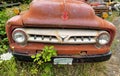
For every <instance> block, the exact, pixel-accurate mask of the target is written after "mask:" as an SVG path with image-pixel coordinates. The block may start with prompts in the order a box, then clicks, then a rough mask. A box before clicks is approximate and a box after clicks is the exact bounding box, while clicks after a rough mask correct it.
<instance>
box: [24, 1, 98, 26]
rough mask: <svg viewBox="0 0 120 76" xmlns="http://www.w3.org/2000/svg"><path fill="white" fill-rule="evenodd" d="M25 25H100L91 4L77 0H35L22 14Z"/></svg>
mask: <svg viewBox="0 0 120 76" xmlns="http://www.w3.org/2000/svg"><path fill="white" fill-rule="evenodd" d="M22 20H23V24H24V26H31V27H34V26H35V27H37V26H39V27H80V26H88V27H89V26H99V25H100V21H98V20H97V19H96V15H95V12H94V10H93V8H92V7H91V6H89V5H88V4H86V3H83V2H81V1H77V0H33V2H32V3H31V5H30V9H29V10H28V12H26V13H25V14H23V15H22Z"/></svg>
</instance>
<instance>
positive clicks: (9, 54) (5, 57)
mask: <svg viewBox="0 0 120 76" xmlns="http://www.w3.org/2000/svg"><path fill="white" fill-rule="evenodd" d="M12 57H13V55H12V54H11V53H9V52H8V53H5V54H2V55H0V60H10V59H11V58H12Z"/></svg>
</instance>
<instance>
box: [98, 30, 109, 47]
mask: <svg viewBox="0 0 120 76" xmlns="http://www.w3.org/2000/svg"><path fill="white" fill-rule="evenodd" d="M103 34H106V35H107V36H108V37H109V40H108V42H107V43H105V44H100V43H99V38H100V36H102V35H103ZM110 39H111V36H110V34H109V33H108V32H106V31H104V32H101V33H100V34H99V35H98V36H97V38H96V42H97V44H98V45H101V46H104V45H107V44H109V42H110Z"/></svg>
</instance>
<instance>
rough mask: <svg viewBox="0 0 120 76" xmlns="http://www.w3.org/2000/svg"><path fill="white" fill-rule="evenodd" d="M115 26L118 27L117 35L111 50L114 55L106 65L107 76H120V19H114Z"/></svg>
mask: <svg viewBox="0 0 120 76" xmlns="http://www.w3.org/2000/svg"><path fill="white" fill-rule="evenodd" d="M113 24H114V25H115V26H116V27H117V35H116V39H115V40H114V42H113V45H112V48H111V49H112V52H113V55H112V57H111V59H110V60H109V61H108V62H107V63H106V68H107V71H106V76H120V17H118V18H116V19H114V20H113Z"/></svg>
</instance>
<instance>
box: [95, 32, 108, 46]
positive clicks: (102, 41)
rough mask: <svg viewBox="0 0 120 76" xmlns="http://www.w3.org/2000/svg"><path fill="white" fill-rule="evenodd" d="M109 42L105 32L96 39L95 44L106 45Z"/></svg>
mask: <svg viewBox="0 0 120 76" xmlns="http://www.w3.org/2000/svg"><path fill="white" fill-rule="evenodd" d="M109 41H110V35H109V33H107V32H103V33H101V34H100V35H99V36H98V38H97V43H98V44H100V45H106V44H108V43H109Z"/></svg>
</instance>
